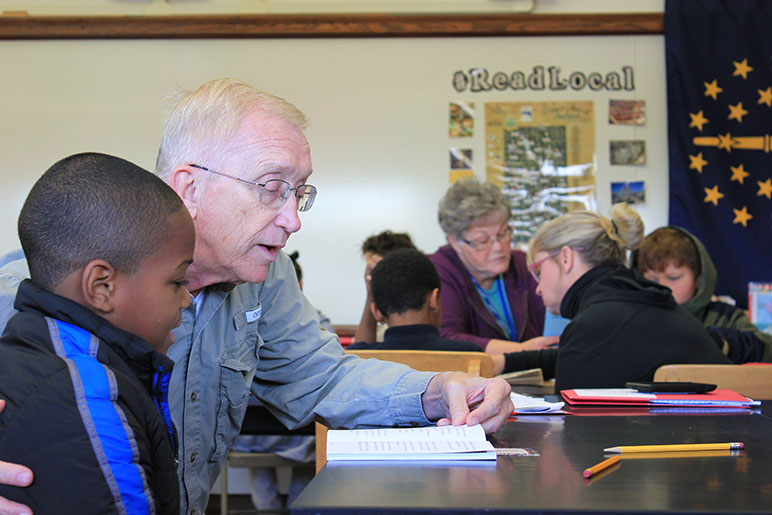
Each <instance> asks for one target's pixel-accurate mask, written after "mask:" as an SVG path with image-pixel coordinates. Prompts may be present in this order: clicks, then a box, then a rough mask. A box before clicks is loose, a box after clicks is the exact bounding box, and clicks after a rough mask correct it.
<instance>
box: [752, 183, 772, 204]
mask: <svg viewBox="0 0 772 515" xmlns="http://www.w3.org/2000/svg"><path fill="white" fill-rule="evenodd" d="M756 183H757V184H758V185H759V191H758V193H756V195H757V196H761V195H765V196H766V197H767V198H768V199H772V179H767V180H766V181H764V182H761V181H756Z"/></svg>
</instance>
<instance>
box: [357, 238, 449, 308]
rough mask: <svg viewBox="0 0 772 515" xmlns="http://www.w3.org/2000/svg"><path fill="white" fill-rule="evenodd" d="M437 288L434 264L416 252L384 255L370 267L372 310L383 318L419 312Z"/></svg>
mask: <svg viewBox="0 0 772 515" xmlns="http://www.w3.org/2000/svg"><path fill="white" fill-rule="evenodd" d="M439 287H440V276H439V275H437V269H435V268H434V264H433V263H432V262H431V261H429V258H428V257H426V255H425V254H424V253H423V252H421V251H420V250H416V249H400V250H395V251H394V252H390V253H389V254H387V255H386V256H385V257H384V258H383V259H382V260H381V261H379V262H378V264H377V265H375V268H373V272H372V280H371V282H370V288H371V289H372V292H373V302H375V307H376V308H378V311H380V312H381V313H382V314H383V315H384V316H389V315H392V314H398V313H404V312H405V311H408V310H419V309H421V308H422V307H423V306H424V303H425V302H426V296H427V295H428V294H429V293H431V292H432V290H434V289H435V288H439Z"/></svg>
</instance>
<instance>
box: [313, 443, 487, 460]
mask: <svg viewBox="0 0 772 515" xmlns="http://www.w3.org/2000/svg"><path fill="white" fill-rule="evenodd" d="M490 450H493V445H492V444H491V443H490V442H489V441H487V440H483V441H478V442H473V441H442V440H440V441H436V442H435V441H426V440H417V441H414V440H402V441H394V440H384V441H359V442H354V441H338V442H329V441H328V442H327V454H328V457H329V456H330V455H335V454H419V455H420V454H437V453H458V452H478V451H490Z"/></svg>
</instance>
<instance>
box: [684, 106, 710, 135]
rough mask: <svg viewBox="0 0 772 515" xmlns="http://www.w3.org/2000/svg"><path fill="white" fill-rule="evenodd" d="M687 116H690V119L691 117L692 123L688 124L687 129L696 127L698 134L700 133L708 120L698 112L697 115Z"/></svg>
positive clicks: (690, 114)
mask: <svg viewBox="0 0 772 515" xmlns="http://www.w3.org/2000/svg"><path fill="white" fill-rule="evenodd" d="M689 116H690V117H691V119H692V122H691V123H690V124H689V127H690V128H691V127H697V130H699V131H700V132H702V126H703V125H705V124H706V123H708V119H707V118H705V117H704V116H703V115H702V111H700V112H699V113H697V114H692V113H689Z"/></svg>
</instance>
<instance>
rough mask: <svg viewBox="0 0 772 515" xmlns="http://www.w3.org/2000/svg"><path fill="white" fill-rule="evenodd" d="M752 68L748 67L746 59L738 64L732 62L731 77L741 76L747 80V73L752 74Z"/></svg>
mask: <svg viewBox="0 0 772 515" xmlns="http://www.w3.org/2000/svg"><path fill="white" fill-rule="evenodd" d="M752 71H753V68H751V67H750V66H748V59H743V60H742V61H740V62H739V63H738V62H737V61H734V73H733V74H732V76H733V77H737V76H738V75H742V78H743V79H747V78H748V72H752Z"/></svg>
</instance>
